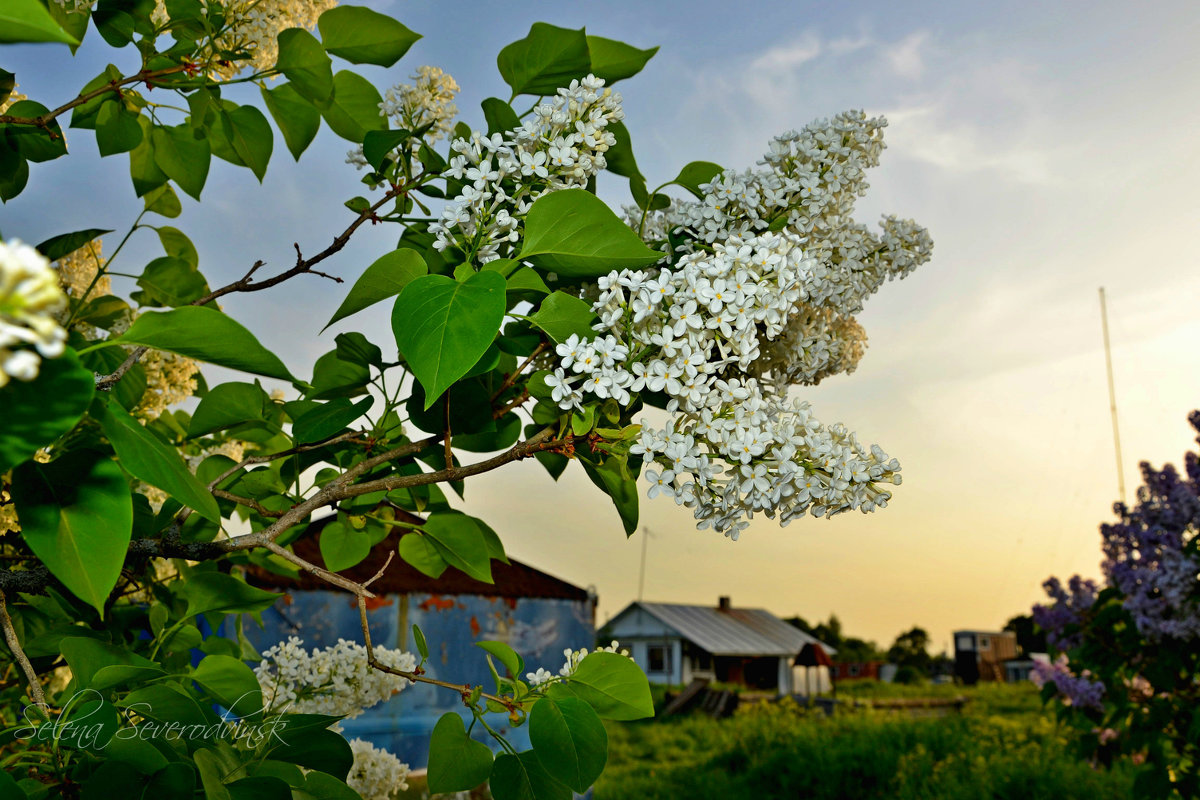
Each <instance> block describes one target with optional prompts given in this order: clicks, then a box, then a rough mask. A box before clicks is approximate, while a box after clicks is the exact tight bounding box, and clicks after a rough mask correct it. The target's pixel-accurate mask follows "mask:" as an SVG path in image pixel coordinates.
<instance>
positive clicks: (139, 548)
mask: <svg viewBox="0 0 1200 800" xmlns="http://www.w3.org/2000/svg"><path fill="white" fill-rule="evenodd" d="M553 433H554V427H553V426H548V427H546V428H544V429H543V430H541V431H539V432H538V433H536V434H534V435H533V436H531V437H530V438H528V439H526V440H525V441H523V442H518V443H517V444H515V445H513V446H512V447H511V448H510V449H508V450H506V451H505V452H503V453H500V454H499V455H496V456H493V457H492V458H489V459H485V460H484V461H477V462H475V463H474V464H467V465H466V466H462V467H448V468H446V469H442V470H438V471H436V472H421V473H417V474H415V475H393V476H391V477H387V478H380V479H377V480H373V481H365V482H363V483H352V481H353V480H354V479H356V478H358V477H360V476H362V475H363V474H365V473H366V472H367V471H368V470H370V469H371V468H372V467H373V466H377V465H378V464H380V463H383V461H386V460H390V459H388V458H384V459H383V460H380V461H376V459H379V458H381V456H377V457H376V458H375V459H366V460H365V461H360V462H359V463H358V464H355V465H354V466H353V467H351V468H350V469H348V470H346V471H345V472H344V473H342V474H341V475H340V476H338V477H337V478H335V479H333V480H332V481H330V482H329V483H327V484H325V486H324V487H323V488H322V489H321V490H320V491H319V492H317V493H316V494H315V495H313V496H312V497H310V498H308V499H307V500H304V501H303V502H300V503H297V504H296V505H294V506H292V507H291V508H289V509H288V510H286V511H284V512H283V514H282V516H280V517H278V518H277V519H275V521H274V522H272V523H271V524H270V525H268V526H266V527H265V528H262V529H261V530H258V531H255V532H254V533H246V534H242V535H240V536H233V537H230V538H228V539H219V540H216V541H212V542H185V541H183V540H182V539H181V538H180V536H179V523H177V522H175V523H172V525H171V529H170V531H168V533H167V534H164V535H163V536H162V537H161V538H159V539H135V540H134V541H132V542H130V544H129V549H128V550H127V556H126V557H127V558H134V559H137V558H151V557H153V558H185V559H188V560H189V561H209V560H212V559H215V558H220V557H221V556H223V555H227V554H229V553H235V552H240V551H242V550H250V549H253V548H255V547H268V548H270V545H271V544H274V542H275V540H276V539H277V538H279V537H280V536H281V535H283V533H284V532H285V531H287V530H288V529H289V528H291V527H292V526H293V525H296V524H298V523H300V522H301V521H303V520H304V519H306V518H307V517H308V516H309V515H311V514H312V512H313V511H315V510H316V509H318V508H321V507H322V506H328V505H334V504H336V503H337V502H338V501H340V500H347V499H349V498H352V497H359V496H361V495H364V494H370V493H372V492H376V491H380V490H391V489H399V488H406V487H411V486H425V485H428V484H432V483H443V482H451V481H458V480H462V479H464V478H469V477H471V476H473V475H479V474H481V473H484V472H489V471H491V470H493V469H496V468H497V467H501V466H503V465H505V464H508V463H510V462H512V461H519V460H521V459H524V458H529V457H531V456H533V455H534V454H535V453H539V452H542V451H545V450H554V449H555V448H559V447H563V446H569V445H571V444H573V443H574V441H575V437H571V436H568V437H566V438H564V439H551V438H550V436H551V435H553ZM432 438H433V441H437V440H438V439H440V437H432ZM429 444H430V440H428V439H426V440H423V441H421V442H413V443H410V444H408V445H405V446H403V447H399V448H395V450H394V451H390V452H391V453H393V455H392V456H391V457H392V458H398V457H400V456H399V455H395V453H401V454H411V453H414V452H419V451H420V450H421V449H423V448H424V447H427V446H428V445H429ZM387 455H389V454H388V453H385V454H382V456H387ZM372 462H374V463H372ZM281 549H282V548H281ZM273 552H274V551H273ZM285 552H289V551H285ZM292 555H294V554H292ZM292 555H288V556H284V558H287V559H288V560H290V561H293V563H299V562H296V561H295V558H299V557H298V556H296V557H295V558H293V557H292ZM301 561H303V559H301ZM307 563H308V562H304V563H303V564H301V566H304V565H305V564H307ZM310 566H311V565H310ZM305 568H306V569H307V567H305ZM314 568H315V569H320V567H315V566H314ZM322 572H324V571H322ZM314 574H321V573H314ZM329 574H330V575H333V574H334V573H329ZM322 577H324V575H322ZM337 577H338V578H339V579H340V580H345V579H342V578H340V576H337ZM52 582H53V577H52V576H51V575H50V572H49V570H47V569H45V568H39V569H37V570H18V571H11V570H4V569H0V591H22V592H30V593H40V592H43V591H44V590H45V587H46V586H48V585H50V584H51V583H52ZM331 582H332V581H331ZM351 591H354V590H353V589H351Z"/></svg>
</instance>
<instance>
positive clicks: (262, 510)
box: [211, 489, 284, 518]
mask: <svg viewBox="0 0 1200 800" xmlns="http://www.w3.org/2000/svg"><path fill="white" fill-rule="evenodd" d="M211 491H212V495H213V497H219V498H220V499H222V500H231V501H233V502H234V503H237V504H238V505H240V506H246V508H252V509H254V510H255V511H257V512H258V513H259V514H260V515H262V516H264V517H272V518H278V517H282V516H283V513H284V512H282V511H274V510H272V509H270V508H267V507H266V506H264V505H263V504H262V503H260V502H258V501H257V500H254V499H252V498H249V497H241V496H239V495H236V494H233V493H232V492H227V491H225V490H224V489H212V490H211Z"/></svg>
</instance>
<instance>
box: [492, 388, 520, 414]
mask: <svg viewBox="0 0 1200 800" xmlns="http://www.w3.org/2000/svg"><path fill="white" fill-rule="evenodd" d="M528 399H529V392H527V391H525V392H521V393H520V394H519V395H517V396H516V397H514V398H513V399H512V400H509V401H508V402H507V403H505V404H504V406H503V407H502V408H499V409H497V410H496V411H493V412H492V419H500V418H501V417H503V416H504V415H505V414H507V413H508V412H510V411H512V410H513V409H514V408H519V407H520V406H523V405H525V401H526V400H528Z"/></svg>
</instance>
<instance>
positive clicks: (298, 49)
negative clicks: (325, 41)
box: [275, 28, 333, 103]
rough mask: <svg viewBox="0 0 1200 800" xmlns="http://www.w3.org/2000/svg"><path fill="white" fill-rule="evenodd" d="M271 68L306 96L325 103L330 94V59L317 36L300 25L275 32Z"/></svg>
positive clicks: (315, 101)
mask: <svg viewBox="0 0 1200 800" xmlns="http://www.w3.org/2000/svg"><path fill="white" fill-rule="evenodd" d="M275 68H276V69H278V70H279V71H280V72H281V73H283V75H284V76H285V77H287V79H288V81H289V82H290V85H291V87H292V88H293V89H295V91H296V93H297V94H299V95H300V96H301V97H303V98H304V99H306V100H309V101H311V102H313V103H326V102H328V101H329V99H330V97H331V96H332V95H333V61H332V60H330V58H329V56H328V55H326V54H325V49H324V48H322V47H321V43H320V42H318V41H317V37H315V36H313V35H312V34H311V33H309V32H308V31H306V30H304V29H302V28H288V29H287V30H285V31H282V32H280V34H279V60H278V61H276V62H275Z"/></svg>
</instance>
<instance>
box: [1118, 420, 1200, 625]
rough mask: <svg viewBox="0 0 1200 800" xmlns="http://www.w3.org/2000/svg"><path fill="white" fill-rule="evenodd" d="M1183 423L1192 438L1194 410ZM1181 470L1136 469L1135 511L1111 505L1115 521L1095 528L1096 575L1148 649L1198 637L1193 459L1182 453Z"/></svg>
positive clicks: (1199, 521)
mask: <svg viewBox="0 0 1200 800" xmlns="http://www.w3.org/2000/svg"><path fill="white" fill-rule="evenodd" d="M1188 421H1189V422H1190V423H1191V424H1192V427H1194V428H1196V430H1197V431H1200V411H1193V412H1192V413H1191V414H1189V415H1188ZM1197 441H1200V439H1197ZM1184 471H1185V474H1184V475H1180V474H1179V472H1178V471H1177V470H1176V469H1175V467H1173V466H1172V465H1170V464H1167V465H1166V466H1164V467H1163V468H1162V469H1161V470H1155V469H1154V468H1152V467H1151V466H1150V465H1149V464H1147V463H1145V462H1143V463H1142V478H1143V480H1144V484H1143V485H1142V486H1141V487H1140V488H1139V489H1138V502H1137V505H1136V506H1134V507H1133V508H1132V509H1130V508H1129V507H1127V506H1125V505H1124V504H1122V503H1117V504H1116V505H1115V506H1114V511H1115V512H1116V513H1117V515H1118V516H1120V518H1121V520H1120V522H1117V523H1114V524H1105V525H1101V526H1100V532H1101V535H1102V536H1103V539H1104V543H1103V549H1104V562H1103V564H1102V565H1101V567H1102V569H1103V570H1104V575H1105V577H1106V578H1107V579H1108V583H1109V585H1111V586H1114V587H1116V588H1117V589H1118V590H1120V592H1121V593H1122V594H1123V595H1125V608H1126V609H1127V610H1128V611H1129V613H1130V614H1131V615H1132V616H1133V619H1134V621H1135V623H1136V624H1137V627H1138V630H1139V631H1140V632H1141V634H1142V635H1143V636H1145V637H1146V639H1147V640H1149V641H1151V642H1159V641H1162V640H1163V639H1174V640H1177V641H1187V640H1192V639H1196V638H1200V606H1198V605H1197V602H1198V600H1200V582H1198V581H1197V576H1198V575H1200V554H1198V553H1197V547H1198V546H1200V541H1197V537H1198V536H1200V456H1198V455H1197V454H1196V453H1188V454H1187V455H1186V456H1185V459H1184Z"/></svg>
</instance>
